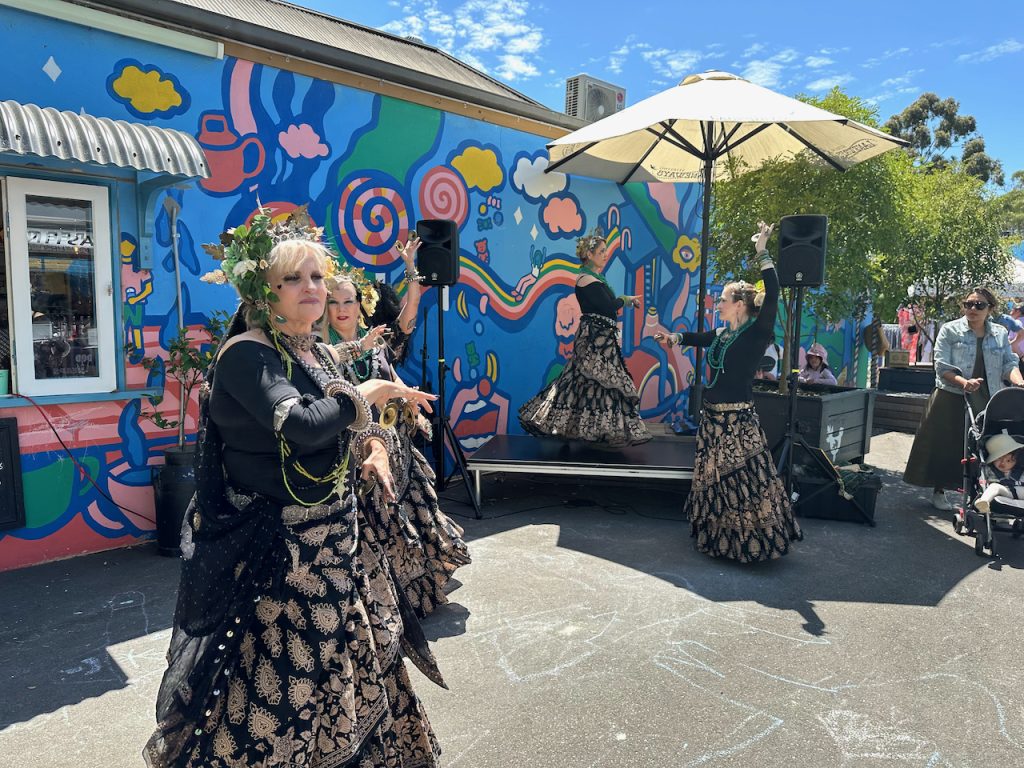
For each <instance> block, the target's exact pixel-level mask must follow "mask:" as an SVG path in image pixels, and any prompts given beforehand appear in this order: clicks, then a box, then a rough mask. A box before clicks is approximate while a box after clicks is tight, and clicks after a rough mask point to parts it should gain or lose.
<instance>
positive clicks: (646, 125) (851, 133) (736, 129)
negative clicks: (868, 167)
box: [548, 72, 906, 184]
mask: <svg viewBox="0 0 1024 768" xmlns="http://www.w3.org/2000/svg"><path fill="white" fill-rule="evenodd" d="M905 144H906V142H905V141H903V140H902V139H899V138H896V137H895V136H890V135H889V134H886V133H882V132H881V131H879V130H876V129H874V128H872V127H870V126H867V125H862V124H861V123H858V122H856V121H854V120H850V119H849V118H846V117H842V116H841V115H835V114H832V113H831V112H826V111H825V110H823V109H819V108H818V107H815V106H812V105H810V104H805V103H804V102H802V101H798V100H796V99H791V98H789V97H788V96H783V95H781V94H778V93H775V92H774V91H770V90H768V89H767V88H762V87H761V86H759V85H755V84H754V83H751V82H748V81H747V80H744V79H743V78H740V77H737V76H736V75H732V74H729V73H728V72H705V73H703V74H700V75H690V76H689V77H687V78H686V79H685V80H683V81H682V82H681V83H680V84H679V85H677V86H675V87H674V88H670V89H668V90H667V91H662V92H661V93H659V94H657V95H655V96H651V97H650V98H648V99H644V100H643V101H641V102H638V103H637V104H634V105H633V106H631V107H629V108H627V109H624V110H622V111H621V112H616V113H615V114H614V115H610V116H609V117H606V118H604V119H603V120H599V121H598V122H596V123H591V124H590V125H588V126H585V127H583V128H580V129H579V130H578V131H573V132H572V133H570V134H568V135H567V136H563V137H562V138H560V139H556V140H555V141H552V142H551V143H550V144H548V156H549V160H550V163H549V166H548V171H559V172H561V173H573V174H578V175H581V176H591V177H594V178H599V179H610V180H612V181H617V182H619V183H620V184H625V183H627V182H633V181H640V182H649V181H666V182H701V181H703V180H704V176H705V171H706V168H705V166H706V164H707V161H708V160H710V161H711V163H712V165H713V175H712V178H713V179H724V178H728V174H729V172H730V165H732V167H733V168H736V169H738V170H739V171H740V172H744V171H750V170H754V169H756V168H760V167H761V166H762V165H763V164H764V163H765V162H766V161H767V160H771V159H776V158H782V159H787V158H793V157H796V156H798V155H803V156H806V157H809V158H811V159H817V160H818V161H820V162H822V163H826V164H828V165H830V166H831V167H833V168H835V169H837V170H840V171H845V170H847V169H848V168H850V167H851V166H853V165H855V164H856V163H859V162H861V161H863V160H867V159H869V158H872V157H875V156H876V155H880V154H882V153H883V152H885V151H887V150H890V149H893V148H894V147H899V146H903V145H905ZM726 155H728V156H729V158H730V159H732V160H738V161H740V162H739V163H738V164H730V163H721V164H715V163H714V161H715V160H718V159H719V158H721V157H723V156H726Z"/></svg>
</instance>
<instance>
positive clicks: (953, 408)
mask: <svg viewBox="0 0 1024 768" xmlns="http://www.w3.org/2000/svg"><path fill="white" fill-rule="evenodd" d="M961 306H962V307H963V310H964V314H963V317H961V318H958V319H957V320H951V321H950V322H948V323H945V324H944V325H943V326H942V328H940V329H939V334H938V337H937V338H936V339H935V389H934V391H933V392H932V394H931V397H929V398H928V404H927V405H926V406H925V409H924V415H923V416H922V418H921V424H920V426H918V428H917V434H916V435H914V444H913V445H912V446H911V448H910V456H909V457H908V459H907V468H906V470H905V471H904V473H903V480H904V482H906V483H909V484H910V485H917V486H920V487H923V488H931V489H932V496H931V505H932V507H934V508H935V509H937V510H939V511H940V512H949V511H950V510H952V509H953V507H952V505H951V504H950V503H949V501H948V500H947V499H946V490H947V489H955V488H959V487H960V485H961V482H962V479H963V468H962V466H961V464H960V462H961V460H962V459H963V443H964V413H965V411H966V405H965V403H964V396H965V395H966V397H967V398H969V399H970V401H971V407H972V408H973V409H974V412H975V413H980V412H981V411H982V410H984V409H985V406H986V405H987V404H988V400H989V398H990V397H991V396H992V395H994V394H995V393H996V392H998V391H999V390H1000V389H1002V388H1003V387H1004V386H1006V382H1009V383H1011V384H1014V385H1016V386H1018V387H1019V386H1024V377H1022V376H1021V372H1020V369H1019V367H1018V365H1017V354H1016V353H1015V352H1014V351H1013V350H1012V349H1011V348H1010V340H1009V335H1008V334H1007V331H1006V329H1005V328H1004V327H1003V326H1001V325H999V323H996V322H993V318H992V314H993V312H996V311H997V309H998V302H997V301H996V297H995V295H994V294H993V293H992V291H990V290H989V289H988V288H983V287H981V286H978V287H977V288H972V289H971V291H970V293H968V294H967V295H966V296H965V297H964V299H963V301H962V302H961Z"/></svg>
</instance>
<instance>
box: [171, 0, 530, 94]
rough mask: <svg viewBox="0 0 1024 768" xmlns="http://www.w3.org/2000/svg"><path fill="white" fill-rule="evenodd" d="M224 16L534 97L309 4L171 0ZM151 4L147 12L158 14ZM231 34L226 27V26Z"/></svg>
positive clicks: (429, 72) (478, 85) (447, 57)
mask: <svg viewBox="0 0 1024 768" xmlns="http://www.w3.org/2000/svg"><path fill="white" fill-rule="evenodd" d="M171 2H173V3H178V4H180V5H188V6H192V7H193V8H199V9H202V10H205V11H210V12H212V13H216V14H219V15H221V16H227V17H229V18H233V19H238V20H239V21H246V22H249V23H251V24H257V25H259V26H261V27H266V28H268V29H275V30H279V31H280V32H283V33H284V34H286V35H293V36H295V37H300V38H303V39H307V40H315V41H317V42H319V43H322V44H324V45H327V46H330V47H332V48H337V49H339V50H343V51H348V52H349V53H354V54H357V55H360V56H366V57H367V58H370V59H378V60H380V61H386V62H390V63H392V64H395V65H397V66H399V67H404V68H406V69H411V70H414V71H416V72H422V73H424V74H427V75H433V76H435V77H439V78H441V79H443V80H448V81H449V82H453V83H459V84H461V85H465V86H469V87H471V88H476V89H478V90H481V91H487V92H489V93H493V94H496V95H499V96H506V97H509V98H513V99H516V100H519V101H523V102H525V103H527V104H537V103H538V102H536V101H534V100H533V99H530V98H528V97H527V96H524V95H523V94H521V93H519V92H518V91H516V90H515V89H513V88H510V87H509V86H507V85H505V84H504V83H502V82H500V81H498V80H495V79H494V78H492V77H489V76H488V75H486V74H484V73H482V72H480V71H478V70H476V69H473V68H472V67H470V66H469V65H468V64H464V63H463V62H461V61H459V60H458V59H456V58H454V57H453V56H450V55H448V54H447V53H445V52H444V51H442V50H440V49H438V48H435V47H433V46H430V45H427V44H426V43H423V42H421V41H417V40H411V39H408V38H403V37H397V36H395V35H389V34H387V33H386V32H381V31H379V30H376V29H371V28H369V27H364V26H362V25H359V24H355V23H353V22H350V21H345V20H344V19H339V18H336V17H334V16H330V15H328V14H325V13H320V12H319V11H314V10H311V9H309V8H302V7H300V6H298V5H292V4H291V3H286V2H282V0H171ZM169 4H170V3H154V4H153V10H152V14H153V15H154V16H159V15H160V14H161V13H162V10H161V9H160V6H161V5H165V6H166V5H169ZM225 36H226V37H230V32H229V31H225Z"/></svg>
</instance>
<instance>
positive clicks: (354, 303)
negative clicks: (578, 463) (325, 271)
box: [322, 267, 470, 618]
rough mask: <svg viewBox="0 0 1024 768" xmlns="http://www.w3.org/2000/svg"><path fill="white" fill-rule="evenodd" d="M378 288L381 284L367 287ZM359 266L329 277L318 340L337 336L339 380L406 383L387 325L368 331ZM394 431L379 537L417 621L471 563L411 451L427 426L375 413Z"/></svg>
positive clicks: (403, 414)
mask: <svg viewBox="0 0 1024 768" xmlns="http://www.w3.org/2000/svg"><path fill="white" fill-rule="evenodd" d="M373 285H379V284H373ZM371 287H372V285H371V284H370V283H369V282H368V281H367V280H366V278H365V276H364V273H363V271H362V270H361V269H346V268H344V267H343V268H342V270H341V272H340V274H338V275H337V276H336V277H334V278H332V279H331V281H330V285H329V288H330V293H329V294H328V298H327V312H326V314H325V315H324V318H323V320H322V328H323V337H324V338H330V339H332V340H334V339H336V340H337V341H336V342H335V343H334V349H335V351H336V352H337V356H338V365H339V367H340V369H341V372H342V374H343V375H344V376H345V378H346V379H347V380H348V381H349V382H351V383H352V384H355V385H357V386H358V385H360V384H362V382H364V381H367V380H372V379H385V380H387V381H394V382H396V383H398V384H404V382H403V381H402V379H401V377H400V376H399V375H398V373H397V372H396V371H395V366H394V361H393V359H392V357H391V353H390V349H389V347H388V346H387V345H386V344H383V343H381V342H383V336H382V334H383V333H384V331H385V326H382V325H378V326H375V327H373V328H370V329H369V330H367V329H365V328H364V325H366V324H367V317H366V315H365V312H366V307H364V306H363V303H362V301H361V298H362V293H363V291H366V290H369V289H371ZM375 415H376V417H377V418H378V420H379V421H380V422H381V423H382V424H383V425H386V426H387V427H388V428H389V429H392V428H393V430H394V433H395V436H396V439H397V442H398V452H399V458H398V461H397V467H398V468H399V469H398V471H396V473H395V474H396V477H395V497H396V503H395V504H394V505H388V506H387V507H386V508H384V509H382V510H381V515H380V521H381V523H382V528H381V530H380V531H378V535H379V538H380V540H381V542H382V543H383V545H384V548H385V549H386V550H387V553H388V556H389V557H390V559H391V562H392V564H393V565H394V567H395V574H396V575H397V576H398V581H399V584H400V585H401V587H402V589H404V590H405V594H406V596H407V597H408V598H409V602H410V603H411V604H412V606H413V608H414V609H415V610H416V613H417V615H418V616H420V617H421V618H422V617H424V616H426V615H427V614H429V613H431V612H432V611H433V610H434V608H436V607H437V606H439V605H443V604H444V603H447V602H448V597H447V595H446V594H445V588H446V587H447V585H448V583H449V581H450V580H451V577H452V574H454V573H455V571H456V569H458V568H460V567H461V566H463V565H468V564H469V563H470V556H469V549H468V548H467V547H466V542H465V541H464V540H463V538H462V536H463V532H462V528H460V527H459V526H458V525H457V524H456V523H455V522H454V521H452V520H451V518H449V517H448V516H447V515H445V514H444V513H443V512H442V511H441V509H440V507H439V505H438V501H437V493H436V492H435V491H434V471H433V470H432V469H431V468H430V464H429V463H428V462H427V460H426V458H425V457H424V456H423V454H422V453H420V451H419V450H418V449H417V448H416V445H415V443H414V440H415V438H416V437H417V435H418V434H419V433H423V434H424V435H425V436H427V439H429V438H430V433H431V427H430V423H429V422H428V421H426V419H424V418H423V416H422V414H420V412H419V410H418V409H416V408H415V407H411V406H402V407H399V406H398V404H393V405H389V406H386V407H385V409H384V410H383V411H381V412H378V413H377V414H375Z"/></svg>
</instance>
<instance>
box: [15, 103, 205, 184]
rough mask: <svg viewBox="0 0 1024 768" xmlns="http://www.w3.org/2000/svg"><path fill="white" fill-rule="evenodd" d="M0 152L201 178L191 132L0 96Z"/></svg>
mask: <svg viewBox="0 0 1024 768" xmlns="http://www.w3.org/2000/svg"><path fill="white" fill-rule="evenodd" d="M0 152H15V153H17V154H19V155H38V156H40V157H56V158H60V159H62V160H76V161H78V162H81V163H96V164H98V165H116V166H119V167H121V168H134V169H135V170H138V171H152V172H154V173H158V174H164V175H168V176H176V177H179V178H183V179H194V178H203V179H205V178H207V177H208V176H209V175H210V171H209V168H208V167H207V164H206V157H205V155H203V150H202V148H201V147H200V146H199V142H197V141H196V140H195V138H194V137H193V136H190V135H189V134H187V133H184V132H182V131H176V130H173V129H171V128H157V127H155V126H152V125H143V124H141V123H130V122H127V121H125V120H112V119H110V118H108V117H94V116H92V115H88V114H85V113H81V114H79V113H75V112H62V111H60V110H58V109H55V108H53V107H39V106H36V105H35V104H20V103H18V102H16V101H0Z"/></svg>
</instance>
